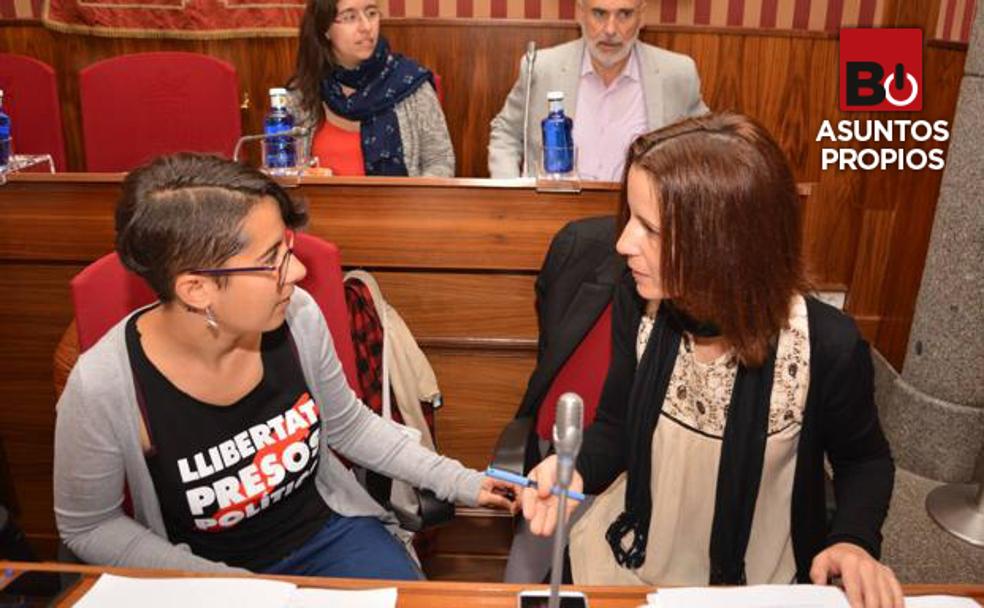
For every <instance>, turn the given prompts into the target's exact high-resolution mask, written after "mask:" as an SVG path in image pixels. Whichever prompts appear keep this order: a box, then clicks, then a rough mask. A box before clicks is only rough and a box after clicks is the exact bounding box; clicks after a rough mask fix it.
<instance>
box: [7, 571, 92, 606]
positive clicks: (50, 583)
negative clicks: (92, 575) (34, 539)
mask: <svg viewBox="0 0 984 608" xmlns="http://www.w3.org/2000/svg"><path fill="white" fill-rule="evenodd" d="M0 574H6V573H3V572H0ZM80 577H81V575H80V574H79V573H77V572H40V571H37V570H28V571H25V572H14V573H13V575H12V577H11V578H7V577H3V578H2V579H0V607H2V608H42V607H46V606H54V605H55V604H56V603H57V602H58V600H59V599H60V598H61V597H62V595H64V594H65V592H66V591H68V590H69V589H71V588H72V587H74V586H75V584H76V583H77V582H78V580H79V578H80Z"/></svg>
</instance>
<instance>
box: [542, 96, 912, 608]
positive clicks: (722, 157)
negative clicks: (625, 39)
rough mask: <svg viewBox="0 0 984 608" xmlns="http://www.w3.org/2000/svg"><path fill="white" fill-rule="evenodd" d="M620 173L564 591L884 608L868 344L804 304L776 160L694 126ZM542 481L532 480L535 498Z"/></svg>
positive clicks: (636, 147)
mask: <svg viewBox="0 0 984 608" xmlns="http://www.w3.org/2000/svg"><path fill="white" fill-rule="evenodd" d="M626 167H627V169H626V173H625V182H624V187H623V193H622V200H621V204H620V207H619V223H620V235H619V237H618V242H617V244H616V249H617V251H618V252H619V253H620V254H621V255H622V256H624V258H625V260H626V265H627V269H626V272H625V275H624V277H623V279H622V280H621V282H620V283H619V284H618V286H617V287H616V292H615V300H614V304H613V315H612V319H613V321H612V341H613V345H612V362H611V365H610V367H609V371H608V377H607V379H606V381H605V386H604V390H603V392H602V396H601V398H600V401H599V408H598V414H597V417H596V418H595V421H594V424H593V425H592V426H591V427H590V428H588V429H587V430H586V431H585V437H584V443H583V448H582V450H581V454H580V456H579V458H578V461H577V465H576V469H577V473H576V474H575V480H574V486H575V489H581V488H582V487H583V488H584V489H586V490H587V491H588V492H589V493H600V495H599V496H598V498H597V499H596V500H595V502H594V504H593V505H592V506H591V508H590V509H588V511H587V513H586V514H585V515H584V517H583V518H582V519H581V520H580V521H579V522H578V523H577V524H576V526H575V528H574V530H573V531H572V536H571V566H572V572H573V575H574V579H575V582H578V583H584V584H613V583H615V584H658V585H706V584H725V585H741V584H746V583H749V584H752V583H790V582H794V581H799V582H810V581H811V580H812V581H813V582H816V583H820V584H825V583H826V582H827V579H828V577H831V576H836V575H839V576H841V577H842V579H843V581H844V585H845V589H846V591H847V595H848V598H849V599H850V600H851V603H852V605H853V606H862V605H863V606H893V607H896V606H898V607H900V606H901V605H902V604H901V602H902V599H901V598H902V596H901V590H900V587H899V584H898V582H897V581H896V579H895V576H894V574H892V572H891V570H890V569H889V568H887V567H886V566H883V565H881V564H879V563H878V561H877V556H878V555H879V550H880V546H881V532H880V530H881V526H882V522H883V521H884V519H885V515H886V513H887V509H888V504H889V499H890V497H891V492H892V483H893V477H894V466H893V463H892V458H891V454H890V451H889V446H888V443H887V442H886V441H885V438H884V436H883V434H882V431H881V428H880V426H879V423H878V413H877V410H876V409H875V404H874V399H873V390H872V366H871V357H870V353H869V349H868V345H867V343H866V342H865V341H864V339H863V338H862V337H861V335H860V334H859V333H858V330H857V327H856V326H855V324H854V322H853V321H852V320H851V319H850V318H849V317H847V316H845V315H843V314H842V313H840V312H839V311H837V310H835V309H834V308H832V307H830V306H828V305H826V304H823V303H821V302H820V301H818V300H816V299H815V298H813V297H812V296H810V295H809V284H808V281H807V279H806V274H805V271H804V263H803V259H802V252H801V247H802V237H801V234H802V205H801V203H800V201H799V199H798V196H797V192H796V184H795V183H794V180H793V176H792V173H791V171H790V169H789V166H788V164H787V162H786V160H785V157H784V155H783V154H782V152H781V150H780V149H779V147H778V145H776V143H775V142H774V141H773V139H772V138H771V137H770V136H769V134H768V133H767V132H766V131H765V129H763V128H762V127H761V126H760V125H758V124H757V123H756V122H754V121H752V120H751V119H749V118H746V117H744V116H740V115H736V114H716V115H706V116H702V117H698V118H691V119H687V120H684V121H681V122H679V123H676V124H674V125H671V126H668V127H665V128H663V129H660V130H658V131H654V132H652V133H649V134H647V135H644V136H642V137H640V138H638V139H637V140H636V141H635V142H634V143H633V145H632V146H631V149H630V151H629V154H628V159H627V162H626ZM825 457H826V458H827V459H829V461H830V464H831V465H832V467H833V474H834V475H833V482H834V487H835V490H836V496H837V508H836V512H835V513H834V515H833V519H832V521H831V522H830V524H829V528H828V523H827V521H826V518H825V499H824V458H825ZM555 468H556V460H555V457H550V458H548V459H546V460H545V461H544V462H542V463H541V464H540V465H539V466H537V468H536V469H534V471H533V472H532V473H531V475H530V476H531V477H534V478H536V479H538V481H539V484H540V488H550V487H551V486H552V485H553V483H554V479H555ZM623 473H624V474H623ZM606 488H607V490H606ZM523 507H524V514H525V515H526V517H527V518H528V519H530V520H531V521H530V528H531V530H532V531H533V532H534V533H539V534H549V533H551V532H552V531H553V528H554V526H555V524H556V515H555V512H556V498H554V497H552V496H550V495H549V494H548V493H546V492H544V491H542V490H541V491H540V492H539V494H538V493H537V492H535V491H533V490H525V491H524V497H523Z"/></svg>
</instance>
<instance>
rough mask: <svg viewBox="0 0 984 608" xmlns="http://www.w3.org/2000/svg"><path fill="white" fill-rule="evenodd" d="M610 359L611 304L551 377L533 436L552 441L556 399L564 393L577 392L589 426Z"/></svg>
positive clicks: (596, 407) (585, 423)
mask: <svg viewBox="0 0 984 608" xmlns="http://www.w3.org/2000/svg"><path fill="white" fill-rule="evenodd" d="M611 360H612V305H611V304H609V305H608V306H606V307H605V310H603V311H602V313H601V315H600V316H599V317H598V320H596V321H595V324H594V325H593V326H592V327H591V329H590V330H589V331H588V333H587V335H585V336H584V338H583V339H582V340H581V343H580V344H578V345H577V349H576V350H575V351H574V352H573V353H572V354H571V356H570V358H569V359H568V360H567V361H566V362H565V363H564V366H563V367H561V368H560V371H559V372H557V375H556V376H555V377H554V381H553V384H551V385H550V390H549V391H547V396H546V397H544V398H543V401H542V402H541V404H540V409H539V410H538V411H537V416H536V434H537V435H539V436H540V437H541V438H542V439H546V440H547V441H553V425H554V418H555V417H556V415H557V399H559V398H560V396H561V395H563V394H564V393H567V392H574V393H577V394H578V395H580V396H581V398H582V399H583V400H584V426H585V428H587V427H589V426H591V423H592V422H594V417H595V412H596V411H597V409H598V400H599V398H600V397H601V389H602V387H603V386H604V384H605V376H606V375H607V374H608V364H609V363H611Z"/></svg>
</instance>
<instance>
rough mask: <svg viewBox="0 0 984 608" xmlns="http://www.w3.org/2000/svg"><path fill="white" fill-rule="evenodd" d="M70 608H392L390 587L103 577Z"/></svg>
mask: <svg viewBox="0 0 984 608" xmlns="http://www.w3.org/2000/svg"><path fill="white" fill-rule="evenodd" d="M75 606H76V608H97V607H98V608H132V607H133V606H139V607H140V608H170V607H172V606H181V608H195V607H197V606H202V607H203V608H279V607H283V608H315V607H324V606H331V607H332V608H355V607H359V608H395V607H396V588H395V587H388V588H384V589H365V590H357V591H347V590H338V589H307V588H305V589H300V588H298V587H297V585H294V584H292V583H285V582H281V581H273V580H266V579H259V578H193V577H189V578H130V577H125V576H114V575H112V574H104V575H102V576H101V577H99V580H98V581H96V584H95V585H93V586H92V589H90V590H89V592H88V593H86V594H85V595H84V596H83V597H82V599H81V600H79V601H78V603H76V604H75Z"/></svg>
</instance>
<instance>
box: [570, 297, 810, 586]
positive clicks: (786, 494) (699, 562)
mask: <svg viewBox="0 0 984 608" xmlns="http://www.w3.org/2000/svg"><path fill="white" fill-rule="evenodd" d="M652 327H653V319H652V318H651V317H643V321H642V323H641V324H640V327H639V332H638V335H637V344H636V355H637V360H638V359H639V358H641V357H642V353H643V351H644V350H645V347H646V343H647V342H648V340H649V335H650V333H651V332H652ZM808 334H809V329H808V324H807V317H806V301H805V300H804V299H803V298H802V297H801V296H796V297H795V298H794V300H793V302H792V304H791V307H790V318H789V324H788V327H787V328H786V329H784V330H783V331H782V332H781V333H780V335H779V341H778V345H777V352H776V366H775V377H774V380H773V389H772V398H771V403H770V408H769V436H768V439H767V440H766V448H765V461H764V464H763V470H762V482H761V485H760V488H759V496H758V499H757V501H756V503H755V515H754V517H753V521H752V530H751V537H750V539H749V544H748V549H747V551H746V554H745V569H746V575H747V578H748V582H749V584H756V583H789V582H791V581H792V580H793V578H794V577H795V574H796V563H795V559H794V556H793V547H792V538H791V536H790V528H791V521H790V515H791V509H792V504H791V501H792V489H793V474H794V472H795V469H796V448H797V446H798V444H799V433H800V428H801V425H802V421H803V408H804V407H805V405H806V394H807V390H808V388H809V383H810V372H809V369H810V367H809V365H810V342H809V335H808ZM737 372H738V362H737V359H736V358H735V355H734V353H730V352H729V353H725V354H723V355H722V356H720V357H718V358H717V359H716V360H714V361H710V362H700V361H697V360H696V358H695V357H694V353H693V344H692V342H691V340H690V339H688V338H687V337H686V336H685V337H684V339H683V340H682V341H681V344H680V351H679V353H678V355H677V360H676V364H675V366H674V368H673V372H672V374H671V376H670V382H669V386H668V388H667V391H666V397H665V399H664V401H663V409H662V413H661V416H660V420H659V424H657V425H656V431H655V432H654V433H653V445H652V478H651V484H652V488H651V491H652V498H653V513H652V517H651V520H650V526H649V542H648V546H647V549H646V561H645V563H644V564H643V565H642V567H641V568H639V569H638V570H628V569H625V568H622V567H621V566H619V565H618V564H617V563H616V562H615V559H614V558H613V557H612V553H611V549H610V548H609V546H608V543H607V542H606V541H605V531H606V530H607V529H608V526H609V525H610V524H611V522H612V521H614V520H615V518H616V517H618V515H619V514H620V513H621V512H622V509H623V507H624V504H625V502H624V498H625V475H624V474H623V475H622V476H621V477H619V478H618V479H617V480H616V481H615V483H613V484H612V485H611V486H610V487H609V488H608V490H606V491H605V492H604V493H602V494H601V495H600V496H598V497H597V499H596V500H595V501H594V504H592V506H591V507H590V509H589V510H588V512H587V513H585V515H584V516H583V517H582V518H581V519H580V520H579V521H578V522H577V523H576V524H575V525H574V528H573V529H572V530H571V568H572V574H573V576H574V581H575V583H577V584H608V585H611V584H636V585H638V584H648V585H706V584H707V581H708V579H709V573H710V558H709V547H710V537H711V523H712V521H713V517H714V498H715V489H716V485H717V471H718V461H719V458H720V453H721V441H722V438H723V437H724V426H725V423H726V421H727V416H728V405H729V403H730V401H731V391H732V389H733V387H734V382H735V378H736V376H737Z"/></svg>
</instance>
